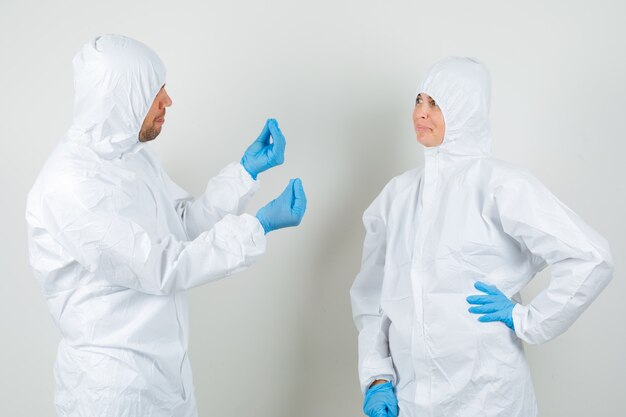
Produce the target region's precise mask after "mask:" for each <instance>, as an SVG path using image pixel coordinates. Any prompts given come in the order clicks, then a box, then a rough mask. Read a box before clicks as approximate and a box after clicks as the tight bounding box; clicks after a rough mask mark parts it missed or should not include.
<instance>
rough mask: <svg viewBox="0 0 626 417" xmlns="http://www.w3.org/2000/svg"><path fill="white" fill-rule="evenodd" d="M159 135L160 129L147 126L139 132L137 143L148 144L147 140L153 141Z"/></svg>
mask: <svg viewBox="0 0 626 417" xmlns="http://www.w3.org/2000/svg"><path fill="white" fill-rule="evenodd" d="M159 133H161V128H157V127H155V126H154V125H152V126H148V127H147V128H145V129H142V130H141V131H140V132H139V141H140V142H148V141H149V140H153V139H155V138H156V137H157V136H159Z"/></svg>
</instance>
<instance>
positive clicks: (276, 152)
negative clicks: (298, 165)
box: [241, 119, 286, 180]
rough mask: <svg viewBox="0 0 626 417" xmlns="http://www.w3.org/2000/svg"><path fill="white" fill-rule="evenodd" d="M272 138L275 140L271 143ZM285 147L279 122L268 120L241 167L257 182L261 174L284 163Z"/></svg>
mask: <svg viewBox="0 0 626 417" xmlns="http://www.w3.org/2000/svg"><path fill="white" fill-rule="evenodd" d="M270 138H271V139H273V140H272V141H271V142H270ZM285 145H286V142H285V137H284V136H283V132H281V131H280V129H279V128H278V122H277V121H276V120H274V119H267V121H266V122H265V126H264V127H263V131H262V132H261V134H260V135H259V137H258V138H257V139H256V140H255V141H254V142H252V145H250V146H249V147H248V149H246V152H245V153H244V154H243V157H242V158H241V165H243V167H244V168H245V169H246V171H248V173H249V174H250V176H252V178H254V179H255V180H256V176H257V175H259V173H261V172H263V171H265V170H267V169H270V168H273V167H275V166H277V165H280V164H282V163H283V162H284V160H285Z"/></svg>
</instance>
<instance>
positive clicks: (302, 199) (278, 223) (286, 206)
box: [256, 178, 306, 234]
mask: <svg viewBox="0 0 626 417" xmlns="http://www.w3.org/2000/svg"><path fill="white" fill-rule="evenodd" d="M305 211H306V195H305V194H304V188H302V181H301V180H300V178H296V179H292V180H291V181H289V185H287V188H285V191H283V192H282V194H281V195H279V196H278V197H277V198H276V199H274V200H272V201H270V202H269V203H268V204H267V205H266V206H265V207H261V208H260V209H259V211H257V213H256V217H257V219H259V222H260V223H261V225H262V226H263V230H265V234H267V233H269V232H271V231H272V230H276V229H281V228H283V227H290V226H297V225H299V224H300V221H302V217H304V212H305Z"/></svg>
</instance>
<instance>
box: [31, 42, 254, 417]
mask: <svg viewBox="0 0 626 417" xmlns="http://www.w3.org/2000/svg"><path fill="white" fill-rule="evenodd" d="M74 68H75V79H76V83H75V88H76V102H75V108H76V109H75V112H74V122H73V124H72V127H71V128H70V130H69V131H68V133H67V134H66V136H65V137H64V139H63V140H62V141H61V142H60V143H59V145H58V146H57V147H56V149H55V150H54V151H53V153H52V155H51V156H50V157H49V159H48V160H47V162H46V164H45V165H44V167H43V169H42V171H41V172H40V174H39V176H38V178H37V180H36V182H35V184H34V186H33V188H32V190H31V191H30V193H29V196H28V202H27V210H26V219H27V224H28V236H29V250H30V263H31V265H32V268H33V270H34V272H35V275H36V278H37V281H38V283H39V284H40V286H41V288H42V289H43V293H44V295H45V297H46V300H47V303H48V306H49V309H50V313H51V315H52V318H53V320H54V323H55V324H56V326H57V327H58V328H59V330H60V332H61V335H62V341H61V343H60V345H59V350H58V355H57V361H56V365H55V384H56V394H55V404H56V407H57V410H58V414H59V415H60V416H67V417H87V416H89V417H95V416H98V417H137V416H142V417H173V416H175V417H189V416H196V415H197V411H196V402H195V397H194V389H193V381H192V374H191V367H190V364H189V358H188V356H187V346H188V326H189V320H188V312H187V310H188V308H187V296H186V292H185V290H187V289H189V288H191V287H195V286H198V285H201V284H204V283H207V282H210V281H213V280H216V279H219V278H222V277H225V276H228V275H230V274H232V273H234V272H236V271H239V270H241V269H243V268H245V267H247V266H248V265H250V264H251V263H252V262H253V261H254V260H255V259H256V258H257V257H258V256H259V255H261V254H262V253H263V252H264V251H265V235H264V232H263V228H262V227H261V225H260V223H259V222H258V220H257V219H256V218H255V217H253V216H250V215H247V214H241V213H242V210H243V208H244V205H245V202H246V200H247V199H248V198H249V197H250V196H251V195H252V193H253V192H254V191H255V190H256V188H257V187H258V185H257V183H256V182H255V181H254V180H253V179H252V178H251V177H250V175H249V174H248V173H247V172H246V171H245V169H243V167H242V166H241V165H240V164H239V163H233V164H231V165H229V166H227V167H226V168H225V169H223V170H222V171H221V172H220V173H219V175H217V176H216V177H215V178H213V179H211V180H210V181H209V183H208V185H207V188H206V192H205V193H204V195H202V196H201V197H199V198H197V199H194V198H192V197H191V196H190V195H189V194H187V193H186V192H185V191H184V190H182V189H181V188H180V187H178V186H177V185H176V184H175V183H174V182H173V181H172V180H171V179H170V178H169V177H168V176H167V174H166V173H165V171H164V170H163V169H162V167H161V164H160V162H159V161H158V160H157V158H156V157H155V156H154V155H153V154H152V153H151V152H150V151H149V150H148V148H147V147H145V146H144V144H143V143H140V142H139V141H138V133H139V130H140V127H141V124H142V121H143V119H144V118H145V116H146V114H147V112H148V109H149V107H150V105H151V103H152V102H153V101H154V98H155V96H156V95H157V93H158V91H159V90H160V88H161V87H162V86H163V85H164V83H165V69H164V66H163V64H162V63H161V61H160V60H159V58H158V57H157V55H156V54H155V53H154V52H152V51H151V50H150V49H149V48H147V47H146V46H145V45H143V44H141V43H139V42H137V41H135V40H133V39H129V38H126V37H122V36H112V35H108V36H102V37H99V38H96V39H95V40H93V41H92V42H89V43H88V44H86V45H85V46H84V47H83V48H82V50H81V52H79V54H78V55H77V56H76V57H75V59H74Z"/></svg>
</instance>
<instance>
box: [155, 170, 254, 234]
mask: <svg viewBox="0 0 626 417" xmlns="http://www.w3.org/2000/svg"><path fill="white" fill-rule="evenodd" d="M161 176H162V178H163V182H164V183H165V187H166V189H167V191H168V193H169V195H170V196H171V197H172V200H173V204H174V206H175V209H176V212H177V213H178V215H179V216H180V218H181V220H182V222H183V225H184V227H185V230H186V232H187V236H188V237H189V238H190V239H195V238H196V237H198V236H199V235H200V234H201V233H203V232H205V231H207V230H210V229H211V228H213V226H214V225H215V224H216V223H217V222H219V221H220V220H221V219H223V218H224V217H225V216H226V215H228V214H234V215H240V214H241V213H243V211H244V209H245V207H246V203H247V202H248V200H249V199H250V197H252V195H254V193H255V192H256V191H257V190H258V188H259V182H258V181H255V180H253V179H252V177H251V176H250V174H248V172H247V171H246V170H245V169H244V168H243V166H241V164H240V163H238V162H237V163H232V164H229V165H228V166H226V167H225V168H224V169H222V170H221V171H220V173H219V174H218V175H217V176H215V177H213V178H211V179H210V180H209V182H208V183H207V186H206V189H205V191H204V194H202V195H201V196H199V197H197V198H193V197H192V196H191V195H189V193H187V192H186V191H185V190H183V189H182V188H181V187H180V186H178V185H177V184H176V183H175V182H174V181H172V180H171V179H170V178H169V176H168V175H167V173H165V171H162V174H161Z"/></svg>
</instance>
